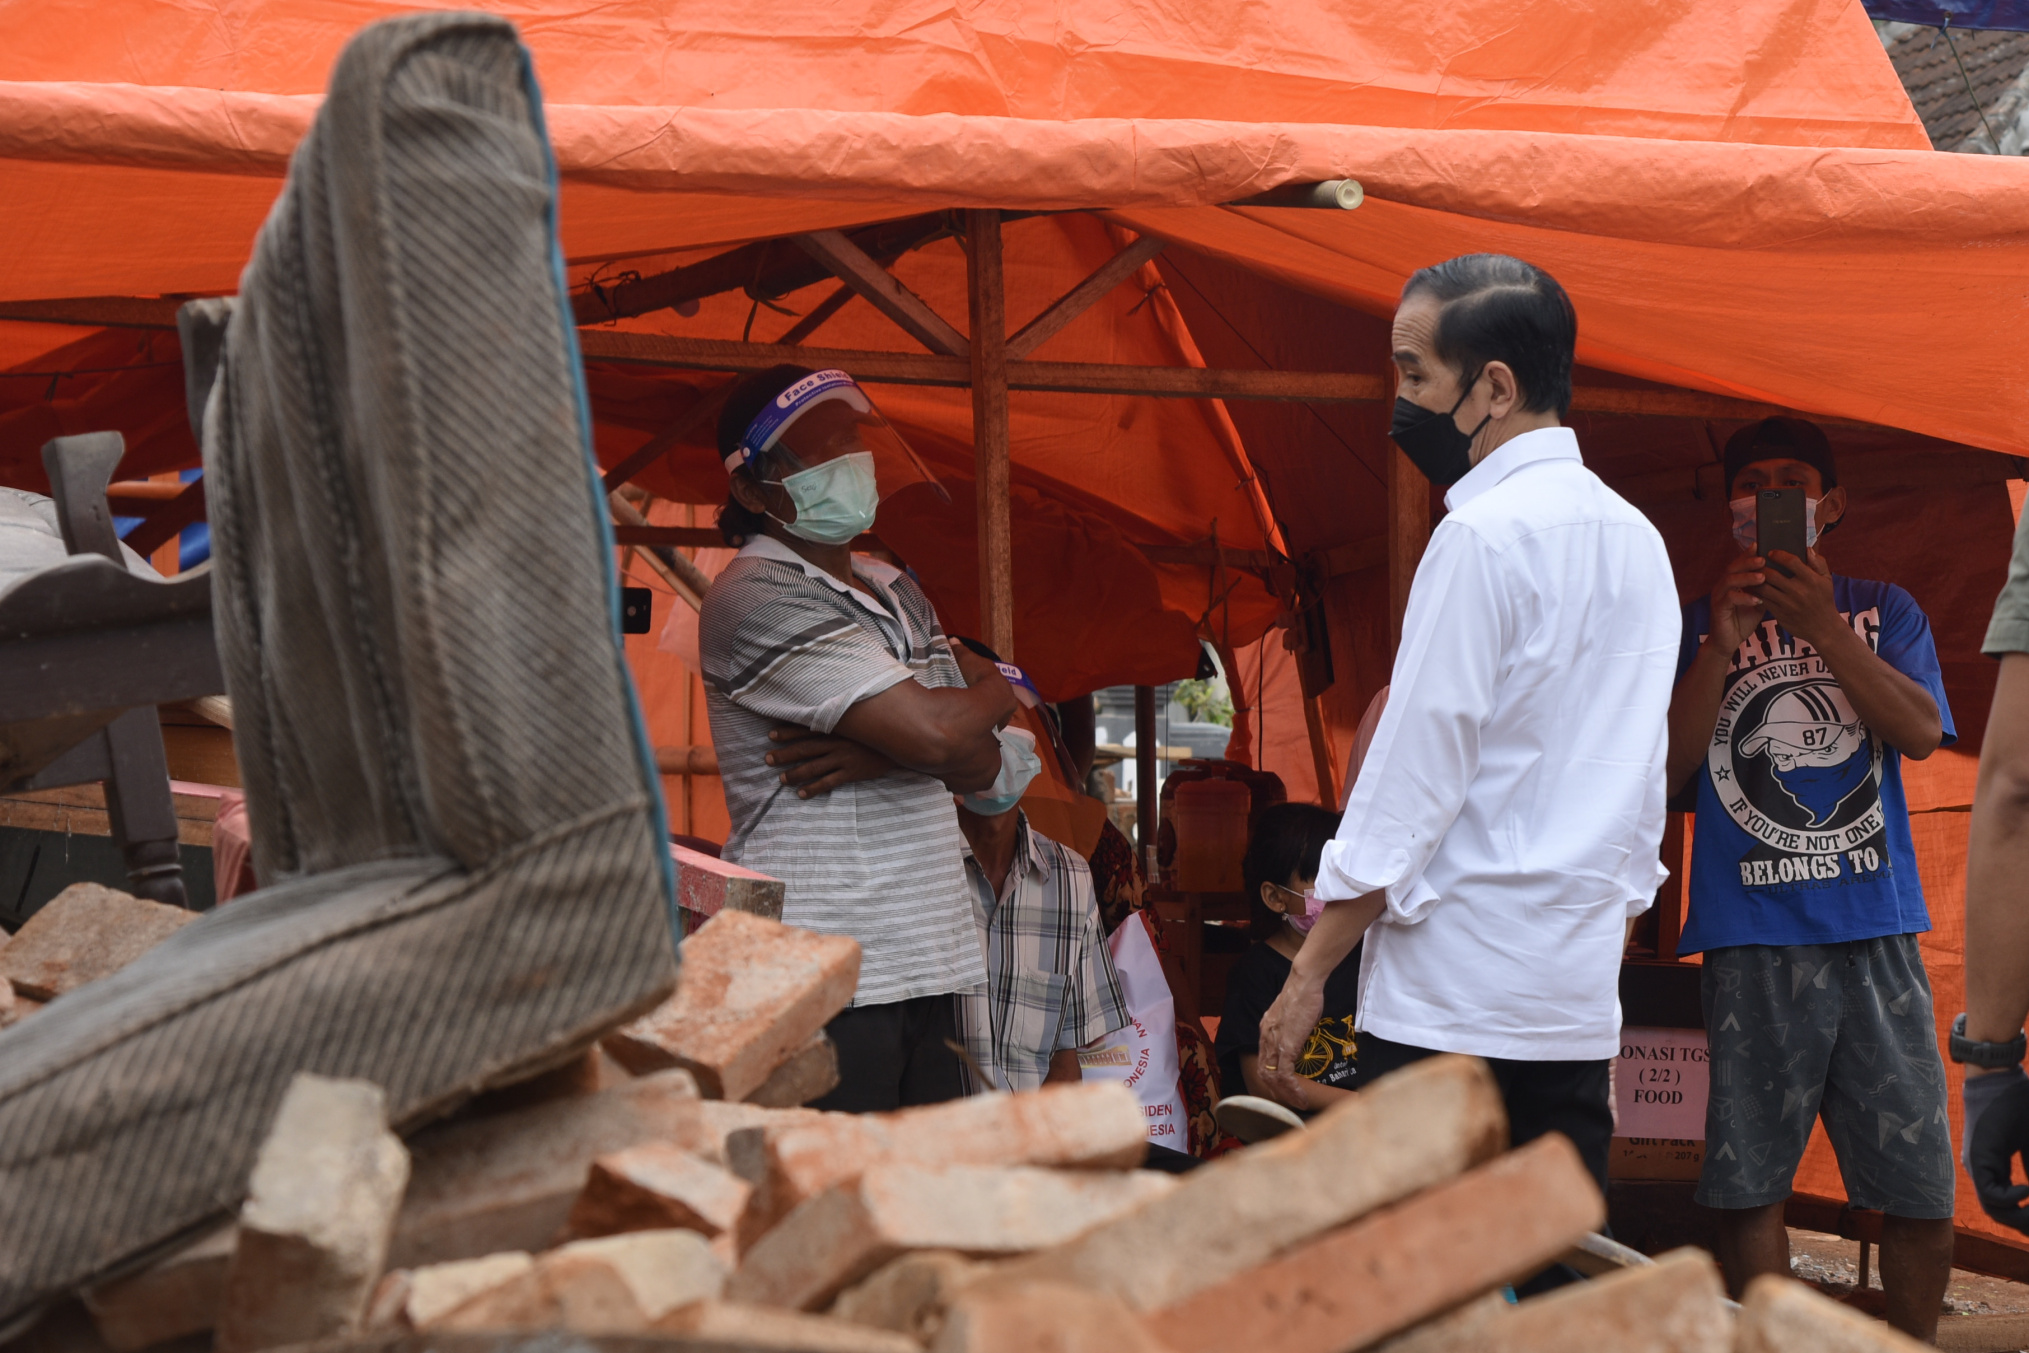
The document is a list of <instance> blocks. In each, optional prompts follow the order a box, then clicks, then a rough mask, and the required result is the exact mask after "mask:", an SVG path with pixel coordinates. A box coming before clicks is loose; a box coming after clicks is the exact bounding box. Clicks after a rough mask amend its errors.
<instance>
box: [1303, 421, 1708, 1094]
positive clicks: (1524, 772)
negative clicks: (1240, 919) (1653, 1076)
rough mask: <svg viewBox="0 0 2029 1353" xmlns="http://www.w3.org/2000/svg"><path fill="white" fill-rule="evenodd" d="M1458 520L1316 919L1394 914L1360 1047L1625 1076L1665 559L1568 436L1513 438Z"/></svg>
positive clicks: (1415, 618) (1646, 856)
mask: <svg viewBox="0 0 2029 1353" xmlns="http://www.w3.org/2000/svg"><path fill="white" fill-rule="evenodd" d="M1444 501H1445V506H1446V507H1448V508H1449V509H1450V510H1451V514H1450V515H1449V516H1448V517H1446V518H1445V519H1444V521H1443V522H1442V523H1441V524H1439V526H1438V527H1437V530H1436V531H1435V532H1434V533H1433V534H1432V536H1431V539H1430V547H1429V549H1428V550H1427V551H1426V552H1425V553H1424V556H1423V562H1422V563H1421V564H1420V565H1419V566H1418V567H1417V570H1416V581H1415V584H1414V585H1413V587H1412V588H1411V589H1410V593H1409V608H1408V612H1407V614H1406V615H1405V616H1404V617H1403V622H1402V646H1401V649H1400V650H1399V652H1398V653H1397V655H1396V658H1395V670H1394V678H1393V683H1392V685H1393V691H1392V694H1391V696H1390V698H1389V701H1388V708H1387V711H1386V712H1385V713H1384V714H1383V715H1382V716H1381V722H1380V726H1379V727H1378V728H1377V729H1376V730H1375V734H1374V741H1373V745H1372V746H1371V747H1370V748H1369V750H1368V753H1367V760H1366V764H1365V766H1364V768H1363V769H1362V771H1361V774H1360V778H1359V783H1358V784H1357V785H1356V786H1355V788H1354V790H1353V793H1352V797H1351V799H1350V800H1349V801H1348V802H1347V804H1346V811H1345V817H1344V819H1343V821H1342V822H1341V823H1340V825H1339V832H1338V837H1337V839H1336V840H1334V841H1333V842H1331V844H1329V845H1327V846H1326V847H1325V851H1324V858H1323V860H1322V862H1321V866H1320V868H1319V870H1318V876H1317V893H1318V895H1319V896H1320V897H1324V898H1327V899H1342V898H1352V897H1360V896H1364V895H1365V894H1368V893H1372V892H1376V891H1380V892H1383V893H1384V894H1385V896H1386V899H1387V907H1386V909H1385V910H1384V911H1383V912H1382V913H1381V916H1380V919H1379V921H1378V922H1377V923H1376V924H1375V925H1374V926H1373V927H1372V928H1371V929H1369V930H1368V932H1367V942H1366V954H1365V958H1364V960H1363V962H1362V966H1361V972H1360V1006H1359V1018H1358V1020H1357V1027H1358V1028H1359V1029H1361V1030H1364V1031H1366V1032H1369V1033H1373V1034H1376V1035H1378V1036H1380V1037H1382V1038H1386V1039H1389V1040H1392V1041H1395V1042H1399V1043H1406V1044H1410V1045H1413V1046H1416V1047H1421V1048H1434V1049H1437V1050H1439V1051H1443V1052H1465V1053H1475V1054H1478V1055H1480V1056H1485V1057H1506V1058H1514V1059H1518V1060H1526V1061H1557V1060H1590V1059H1594V1058H1606V1057H1611V1056H1613V1054H1614V1053H1615V1052H1616V1051H1618V1042H1619V1033H1620V1001H1619V973H1620V960H1621V951H1622V948H1623V945H1624V935H1625V930H1626V921H1627V918H1628V917H1629V916H1633V915H1637V914H1639V913H1640V912H1642V911H1644V910H1646V909H1647V908H1648V906H1649V904H1650V903H1651V901H1652V900H1653V899H1654V895H1655V891H1656V889H1657V887H1658V886H1660V884H1661V882H1662V880H1663V878H1664V877H1665V871H1664V870H1663V868H1662V866H1661V864H1660V863H1659V861H1658V858H1657V852H1658V847H1659V845H1660V843H1661V840H1662V834H1663V799H1664V787H1663V762H1664V754H1665V752H1666V750H1667V748H1668V731H1667V719H1668V712H1669V703H1670V686H1671V679H1672V677H1673V676H1674V673H1675V663H1676V656H1677V642H1678V638H1679V634H1678V631H1679V629H1680V624H1679V618H1678V613H1677V596H1676V588H1675V585H1674V583H1673V581H1672V577H1671V573H1670V561H1669V556H1668V555H1667V554H1666V553H1665V552H1664V549H1663V541H1662V537H1661V536H1660V535H1658V534H1657V532H1656V529H1655V527H1654V526H1652V525H1650V524H1649V522H1648V520H1647V518H1645V517H1643V516H1642V515H1641V513H1639V512H1637V511H1636V510H1635V509H1634V508H1633V507H1631V506H1629V505H1628V503H1627V502H1626V501H1625V500H1624V499H1622V498H1621V497H1620V496H1619V495H1618V494H1616V493H1614V492H1613V491H1612V490H1611V489H1609V488H1607V487H1606V485H1605V484H1604V483H1602V482H1601V481H1600V479H1599V477H1598V476H1597V475H1595V474H1593V473H1592V471H1590V470H1588V469H1586V468H1585V464H1584V462H1583V461H1582V460H1581V459H1580V457H1579V454H1578V439H1577V437H1576V436H1574V435H1573V434H1572V432H1571V430H1570V429H1568V428H1561V427H1560V428H1546V429H1543V430H1540V431H1536V432H1528V433H1524V434H1523V435H1521V436H1519V437H1516V438H1515V439H1514V440H1512V441H1510V442H1508V443H1506V444H1505V445H1503V446H1501V447H1500V448H1498V449H1497V450H1495V451H1494V452H1493V454H1491V455H1489V456H1488V457H1487V458H1486V459H1485V460H1483V461H1481V462H1480V463H1479V464H1478V465H1476V466H1474V467H1473V468H1472V470H1471V471H1470V472H1469V473H1468V474H1466V476H1465V477H1464V478H1463V479H1461V480H1459V481H1458V483H1457V484H1455V485H1453V486H1452V489H1451V492H1449V493H1448V494H1446V495H1445V500H1444Z"/></svg>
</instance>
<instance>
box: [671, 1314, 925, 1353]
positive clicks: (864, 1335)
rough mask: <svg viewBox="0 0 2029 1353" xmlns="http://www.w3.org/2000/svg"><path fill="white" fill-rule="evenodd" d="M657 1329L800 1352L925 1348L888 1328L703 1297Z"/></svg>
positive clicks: (918, 1352)
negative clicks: (704, 1299) (881, 1328)
mask: <svg viewBox="0 0 2029 1353" xmlns="http://www.w3.org/2000/svg"><path fill="white" fill-rule="evenodd" d="M655 1332H656V1333H657V1334H680V1335H684V1336H686V1337H688V1338H690V1339H696V1340H699V1341H703V1342H709V1343H711V1344H713V1345H716V1346H718V1347H722V1348H758V1349H768V1350H777V1349H795V1350H797V1353H922V1345H920V1344H918V1343H917V1342H916V1341H915V1340H914V1339H911V1338H909V1337H907V1336H906V1335H901V1334H896V1333H893V1332H892V1331H889V1330H878V1329H871V1328H869V1327H867V1326H865V1325H852V1324H848V1323H846V1322H845V1321H843V1320H827V1319H825V1318H823V1317H822V1316H815V1315H802V1314H799V1313H798V1312H795V1311H784V1310H781V1309H779V1308H777V1307H774V1306H744V1305H741V1304H740V1303H738V1302H732V1301H700V1302H697V1303H696V1304H694V1305H691V1306H685V1307H682V1308H680V1309H678V1310H676V1311H672V1312H671V1313H670V1314H668V1315H666V1316H664V1317H663V1318H662V1319H661V1320H658V1321H657V1322H656V1323H655Z"/></svg>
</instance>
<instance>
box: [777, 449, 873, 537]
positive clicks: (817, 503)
mask: <svg viewBox="0 0 2029 1353" xmlns="http://www.w3.org/2000/svg"><path fill="white" fill-rule="evenodd" d="M768 482H769V483H773V484H780V485H781V486H782V491H783V492H784V493H787V494H788V495H789V501H790V502H792V503H794V504H796V520H795V521H783V522H782V528H783V529H784V530H786V531H788V532H789V534H791V535H793V536H797V537H800V538H801V539H804V540H809V541H814V542H816V543H817V544H819V545H843V544H845V543H846V542H847V541H849V540H851V539H852V538H853V537H854V536H857V535H859V534H860V533H861V532H863V531H865V530H867V528H869V527H871V526H872V525H873V524H874V514H875V513H876V512H877V511H879V510H880V506H881V494H880V486H879V484H878V482H877V481H876V480H875V478H874V457H873V453H872V452H871V451H854V452H852V453H850V454H848V455H843V456H840V457H838V458H837V459H836V460H828V461H826V462H824V464H822V465H813V466H811V467H810V468H809V469H808V470H798V471H797V472H796V473H795V474H792V475H787V476H785V477H783V478H781V479H775V480H769V481H768ZM768 515H770V516H771V517H772V516H774V514H773V513H772V512H771V513H769V514H768ZM775 520H776V521H782V519H781V518H780V517H775Z"/></svg>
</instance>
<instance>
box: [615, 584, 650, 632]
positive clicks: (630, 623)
mask: <svg viewBox="0 0 2029 1353" xmlns="http://www.w3.org/2000/svg"><path fill="white" fill-rule="evenodd" d="M654 607H655V593H653V592H651V591H649V590H648V589H647V588H645V587H623V588H621V589H620V632H621V633H622V634H646V633H648V626H649V621H650V617H652V616H653V615H654V613H655V609H654Z"/></svg>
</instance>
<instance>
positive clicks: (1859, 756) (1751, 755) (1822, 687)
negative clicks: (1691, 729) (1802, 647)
mask: <svg viewBox="0 0 2029 1353" xmlns="http://www.w3.org/2000/svg"><path fill="white" fill-rule="evenodd" d="M1766 695H1767V696H1768V697H1769V698H1766V699H1764V700H1761V701H1757V702H1755V704H1756V705H1757V706H1758V708H1757V709H1755V710H1753V711H1752V712H1751V714H1749V715H1748V716H1747V717H1743V719H1742V720H1741V723H1742V726H1743V727H1744V728H1745V729H1746V733H1745V736H1743V737H1741V738H1740V739H1739V741H1738V744H1737V745H1738V747H1739V752H1740V755H1741V757H1743V758H1745V760H1746V761H1747V763H1748V765H1746V766H1739V767H1736V772H1735V773H1736V774H1743V775H1746V774H1752V771H1751V770H1750V767H1752V766H1753V763H1754V762H1756V761H1762V762H1766V763H1767V764H1766V765H1765V766H1761V767H1754V768H1753V769H1754V770H1759V771H1760V772H1761V773H1763V774H1767V775H1771V776H1773V777H1774V780H1775V783H1776V784H1777V785H1778V786H1780V787H1781V789H1782V792H1783V793H1785V794H1787V795H1788V796H1789V797H1790V800H1791V802H1793V803H1795V804H1796V806H1797V807H1799V808H1801V809H1803V810H1804V812H1805V813H1806V814H1807V815H1808V817H1809V819H1810V820H1809V821H1807V822H1805V823H1804V824H1803V825H1804V826H1805V827H1809V828H1822V827H1826V826H1828V825H1830V824H1831V822H1832V820H1833V819H1834V818H1835V817H1836V816H1837V815H1838V812H1839V809H1840V807H1841V806H1842V805H1844V804H1845V803H1846V801H1847V800H1848V799H1851V798H1852V797H1853V795H1854V794H1855V793H1857V792H1858V791H1860V790H1861V789H1862V787H1871V788H1872V792H1873V793H1874V794H1875V795H1876V796H1877V797H1878V795H1879V793H1880V790H1879V788H1878V786H1875V785H1874V783H1873V781H1874V777H1873V771H1874V763H1875V757H1874V740H1873V739H1872V738H1871V737H1870V736H1869V735H1868V733H1867V725H1866V724H1864V723H1862V722H1860V716H1859V715H1858V714H1857V713H1855V712H1854V710H1853V706H1852V705H1851V704H1850V703H1849V702H1848V701H1847V699H1846V693H1845V692H1844V691H1842V690H1840V689H1839V686H1838V683H1837V682H1835V681H1829V680H1826V681H1803V682H1797V683H1775V684H1774V685H1773V687H1772V688H1771V689H1770V690H1769V691H1768V692H1767V693H1766ZM1750 718H1754V719H1756V720H1758V721H1756V722H1753V723H1751V724H1750V722H1749V719H1750ZM1743 783H1745V781H1744V780H1743ZM1767 797H1768V796H1767V795H1766V794H1756V793H1750V794H1749V795H1748V798H1749V799H1750V801H1752V800H1754V799H1757V798H1759V799H1764V800H1765V799H1766V798H1767Z"/></svg>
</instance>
